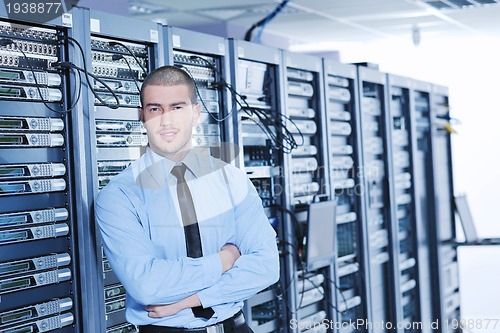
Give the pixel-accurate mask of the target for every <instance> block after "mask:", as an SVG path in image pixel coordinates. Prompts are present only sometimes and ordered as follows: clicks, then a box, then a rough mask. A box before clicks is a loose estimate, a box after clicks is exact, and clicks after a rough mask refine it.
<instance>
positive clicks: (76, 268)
mask: <svg viewBox="0 0 500 333" xmlns="http://www.w3.org/2000/svg"><path fill="white" fill-rule="evenodd" d="M0 10H1V11H0V253H1V255H0V331H1V332H42V331H43V332H49V331H57V332H61V333H69V332H81V331H82V324H83V321H82V318H81V317H80V314H81V311H82V304H85V301H82V300H81V299H80V295H81V293H82V292H87V291H88V290H87V289H86V287H85V286H82V285H81V281H82V280H83V279H82V278H81V274H82V273H83V272H84V269H83V268H82V267H80V261H79V243H78V240H77V238H78V234H79V228H80V227H81V225H83V224H85V223H86V221H82V220H79V219H78V216H77V214H76V211H75V208H76V206H77V200H76V194H77V189H76V187H75V183H74V182H73V177H74V175H73V169H74V165H73V159H72V152H71V147H72V144H73V135H74V131H73V129H72V119H71V117H72V111H71V108H72V105H73V104H74V103H76V100H75V98H74V97H75V95H73V94H72V93H74V92H75V90H74V88H75V87H74V86H73V85H74V84H75V81H74V79H75V77H74V76H71V75H70V73H69V72H68V71H66V70H64V69H62V68H61V67H60V66H59V63H60V62H63V61H69V60H70V59H69V58H70V57H71V56H72V51H73V50H72V49H70V47H68V43H67V40H68V37H71V35H72V33H73V31H72V29H71V28H72V25H71V24H70V23H71V16H72V13H66V14H65V18H66V19H67V20H68V21H67V22H66V25H64V24H63V21H62V20H61V18H60V17H59V18H57V19H54V20H52V21H50V22H48V23H47V24H44V25H41V24H36V23H33V24H31V23H29V22H27V21H23V22H16V21H12V20H9V19H7V18H6V16H7V15H6V13H5V12H4V9H3V8H2V9H0Z"/></svg>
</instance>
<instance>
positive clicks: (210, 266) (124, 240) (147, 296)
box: [95, 184, 222, 305]
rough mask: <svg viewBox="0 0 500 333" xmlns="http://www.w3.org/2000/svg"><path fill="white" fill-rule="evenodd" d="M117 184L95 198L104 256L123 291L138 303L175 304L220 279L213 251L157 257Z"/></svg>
mask: <svg viewBox="0 0 500 333" xmlns="http://www.w3.org/2000/svg"><path fill="white" fill-rule="evenodd" d="M130 195H131V194H129V193H125V192H124V191H123V190H122V189H121V188H120V187H119V186H117V185H114V184H108V186H106V188H104V189H103V190H102V191H101V192H100V193H99V195H98V197H97V199H96V202H95V217H96V221H97V223H98V226H99V229H100V231H101V237H102V242H103V245H104V250H105V253H106V257H107V259H108V260H109V263H110V265H111V267H112V269H113V272H114V273H115V274H116V276H117V277H118V279H119V280H120V282H121V283H122V284H123V286H124V287H125V289H126V290H127V293H128V294H129V295H130V296H131V297H132V298H133V299H134V300H136V301H137V302H138V303H140V304H143V305H150V304H167V303H172V302H177V301H179V300H181V299H183V298H185V297H187V296H189V295H192V294H194V293H196V292H197V291H199V290H201V289H204V288H207V287H209V286H211V285H213V284H214V283H216V282H217V281H219V279H220V278H221V274H222V263H221V260H220V257H219V255H218V254H217V253H214V254H210V255H207V256H204V257H201V258H196V259H193V258H188V257H184V258H176V259H172V260H167V259H160V258H158V255H157V253H156V252H155V246H154V244H153V243H152V241H151V239H150V238H149V235H148V234H147V232H146V231H145V230H144V228H143V227H142V224H141V221H140V218H139V216H138V214H137V209H136V207H134V202H140V201H139V200H133V198H130V197H129V196H130Z"/></svg>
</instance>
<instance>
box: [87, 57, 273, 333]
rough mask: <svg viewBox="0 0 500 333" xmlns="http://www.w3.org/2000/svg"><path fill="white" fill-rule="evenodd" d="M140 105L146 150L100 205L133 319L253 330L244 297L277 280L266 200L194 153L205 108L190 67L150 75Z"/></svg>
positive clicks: (236, 175)
mask: <svg viewBox="0 0 500 333" xmlns="http://www.w3.org/2000/svg"><path fill="white" fill-rule="evenodd" d="M141 104H142V107H141V108H139V114H140V118H141V121H142V122H143V123H144V126H145V128H146V130H147V135H148V140H149V146H148V149H147V151H146V153H145V154H144V155H143V156H142V157H141V158H139V159H138V160H137V161H135V162H133V163H132V164H131V165H130V167H129V168H127V169H126V170H124V171H123V172H122V173H121V174H119V175H117V176H116V177H114V178H113V180H112V181H111V182H110V183H109V184H108V185H107V186H106V187H105V188H104V189H103V190H102V191H101V192H100V193H99V195H98V197H97V199H96V203H95V215H96V220H97V222H98V225H99V227H100V230H101V235H102V240H103V244H104V249H105V252H106V256H107V258H108V260H109V262H110V264H111V267H112V268H113V271H114V272H115V273H116V275H117V277H118V278H119V280H120V281H121V283H122V284H123V285H124V286H125V289H126V290H127V309H126V314H127V320H128V321H129V322H131V323H133V324H136V325H138V326H139V327H140V331H141V332H143V333H152V332H154V333H163V332H168V333H172V332H182V331H187V332H193V329H197V328H206V327H208V328H212V329H208V330H207V329H201V330H199V331H200V332H203V331H213V328H214V327H216V328H217V330H218V331H220V330H221V329H223V330H224V331H228V332H230V331H234V332H251V330H250V328H249V327H248V325H247V324H246V323H244V322H245V320H244V318H243V316H242V314H241V311H240V310H241V308H242V306H243V301H244V300H245V299H247V298H249V297H251V296H253V295H254V294H256V293H257V292H258V291H260V290H262V289H264V288H266V287H267V286H269V285H271V284H273V283H274V282H276V281H277V280H278V278H279V260H278V251H277V247H276V240H275V237H276V234H275V232H274V230H273V229H272V227H271V226H270V224H269V222H268V219H267V217H266V215H265V214H264V211H263V208H262V205H261V201H260V198H259V197H258V194H257V192H256V190H255V188H254V187H253V185H252V183H251V182H250V181H249V180H248V178H247V177H246V175H245V173H244V172H242V171H241V170H239V169H237V168H235V167H233V166H231V165H228V164H226V163H223V162H222V161H220V160H217V159H215V158H213V157H211V156H210V155H209V154H208V153H207V152H206V151H202V150H198V149H192V147H191V135H192V129H193V126H195V125H196V123H197V120H198V117H199V115H200V109H201V106H200V105H199V104H198V103H197V98H196V86H195V84H194V81H193V80H192V78H191V77H190V76H189V75H188V74H187V73H186V72H185V71H184V70H182V69H179V68H177V67H173V66H164V67H161V68H158V69H156V70H155V71H153V72H152V73H151V74H149V75H148V77H147V78H146V79H145V81H144V82H143V85H142V90H141ZM186 185H187V187H186ZM188 199H189V200H188ZM193 235H194V236H193ZM200 241H201V244H200ZM200 247H201V248H200ZM193 249H194V250H193ZM193 251H194V252H197V251H198V252H197V253H198V254H197V255H193V253H194V252H193ZM188 252H191V254H190V255H188V254H189V253H188ZM214 325H215V326H214ZM179 329H181V330H179ZM194 331H198V330H194Z"/></svg>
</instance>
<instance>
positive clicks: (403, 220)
mask: <svg viewBox="0 0 500 333" xmlns="http://www.w3.org/2000/svg"><path fill="white" fill-rule="evenodd" d="M412 82H413V81H412V80H411V79H410V78H406V77H401V76H397V75H393V74H387V83H388V90H387V92H388V105H389V108H388V115H389V117H388V123H387V126H388V132H389V134H390V138H391V140H390V141H391V143H392V146H391V147H389V149H391V150H392V162H391V166H392V179H390V183H391V186H392V193H393V196H392V197H391V208H392V214H393V216H394V219H393V223H394V224H393V230H394V233H396V235H397V241H398V243H399V252H397V253H395V254H394V256H395V267H396V274H397V276H398V278H399V279H398V280H396V283H397V284H398V285H399V290H400V294H396V295H394V296H395V304H396V311H397V313H396V314H397V323H398V324H399V327H397V330H398V331H399V332H419V331H420V330H421V327H420V326H421V324H422V318H421V313H420V281H419V271H418V270H419V267H418V248H419V243H418V231H417V221H416V214H415V210H416V203H415V200H416V195H415V186H414V179H415V172H414V161H413V156H414V154H413V150H414V145H413V138H412V136H413V131H412V127H411V126H412V122H411V117H412V113H413V112H414V111H413V110H414V108H415V102H414V100H413V99H412V97H413V94H412V88H413V85H412Z"/></svg>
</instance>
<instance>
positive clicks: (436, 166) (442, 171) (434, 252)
mask: <svg viewBox="0 0 500 333" xmlns="http://www.w3.org/2000/svg"><path fill="white" fill-rule="evenodd" d="M430 101H431V110H430V111H431V115H430V119H431V132H432V137H431V141H432V159H433V180H434V182H433V193H434V198H433V200H434V202H433V205H434V208H435V211H434V213H435V215H434V220H433V222H434V223H433V224H432V226H431V228H432V230H431V233H432V236H433V237H432V243H431V258H432V259H431V265H432V268H431V270H432V274H433V277H432V281H433V288H434V289H433V291H434V299H433V300H434V303H433V305H434V307H433V311H434V320H435V321H438V322H439V332H459V331H461V325H460V294H459V276H458V262H457V249H456V247H455V246H454V245H453V243H452V240H454V239H455V236H456V235H455V227H454V226H455V214H454V206H453V198H454V196H453V193H454V192H453V169H452V155H451V134H452V133H453V129H452V127H451V125H450V119H451V118H450V104H449V97H448V88H447V87H443V86H439V85H432V93H431V98H430Z"/></svg>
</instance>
